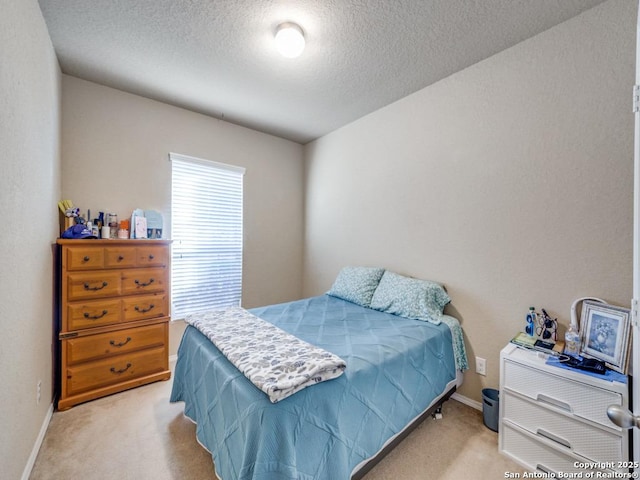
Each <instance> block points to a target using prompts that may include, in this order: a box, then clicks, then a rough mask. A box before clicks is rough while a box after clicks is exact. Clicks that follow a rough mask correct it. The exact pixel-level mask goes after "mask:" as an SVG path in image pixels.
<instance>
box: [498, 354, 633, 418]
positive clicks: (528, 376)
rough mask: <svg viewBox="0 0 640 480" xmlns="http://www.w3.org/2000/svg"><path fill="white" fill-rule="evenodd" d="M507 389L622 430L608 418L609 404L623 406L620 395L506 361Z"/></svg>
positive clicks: (505, 376)
mask: <svg viewBox="0 0 640 480" xmlns="http://www.w3.org/2000/svg"><path fill="white" fill-rule="evenodd" d="M503 386H504V388H506V389H509V390H512V391H514V392H518V393H520V394H522V395H524V396H525V397H529V398H531V399H532V400H535V401H537V402H542V403H547V404H549V405H553V406H554V407H557V408H560V409H563V410H566V411H568V412H571V413H572V414H574V415H576V416H578V417H582V418H584V419H587V420H590V421H593V422H596V423H599V424H601V425H604V426H605V427H609V428H613V429H615V430H618V431H619V430H620V428H619V427H616V426H615V425H613V424H612V423H611V421H610V420H609V418H608V417H607V407H608V406H609V405H621V404H622V396H621V395H620V394H619V393H616V392H612V391H609V390H604V389H602V388H598V387H595V386H592V385H588V384H586V383H578V382H574V381H573V380H570V379H567V378H562V377H559V376H556V375H552V374H549V373H548V372H544V371H541V370H537V369H535V368H531V367H528V366H525V365H521V364H519V363H515V362H512V361H509V360H506V361H505V362H504V385H503Z"/></svg>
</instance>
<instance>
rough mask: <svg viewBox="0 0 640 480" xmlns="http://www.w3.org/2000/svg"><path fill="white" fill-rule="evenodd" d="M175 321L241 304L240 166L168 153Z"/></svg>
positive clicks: (242, 169)
mask: <svg viewBox="0 0 640 480" xmlns="http://www.w3.org/2000/svg"><path fill="white" fill-rule="evenodd" d="M169 159H170V160H171V238H172V240H173V246H172V265H171V294H172V295H171V296H172V317H173V318H174V319H176V320H178V319H182V318H184V317H185V316H186V315H188V314H190V313H194V312H198V311H203V310H209V309H216V308H223V307H227V306H232V305H240V299H241V294H242V186H243V176H244V171H245V169H244V168H241V167H235V166H232V165H226V164H222V163H217V162H211V161H208V160H201V159H198V158H193V157H187V156H185V155H178V154H175V153H171V154H169Z"/></svg>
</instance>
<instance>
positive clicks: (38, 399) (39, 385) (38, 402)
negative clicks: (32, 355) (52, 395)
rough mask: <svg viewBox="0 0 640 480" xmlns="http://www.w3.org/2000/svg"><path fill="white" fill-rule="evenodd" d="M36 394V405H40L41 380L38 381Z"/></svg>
mask: <svg viewBox="0 0 640 480" xmlns="http://www.w3.org/2000/svg"><path fill="white" fill-rule="evenodd" d="M37 389H38V393H37V394H36V403H37V404H38V405H40V398H42V380H38V386H37Z"/></svg>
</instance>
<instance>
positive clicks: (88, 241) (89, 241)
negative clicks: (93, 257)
mask: <svg viewBox="0 0 640 480" xmlns="http://www.w3.org/2000/svg"><path fill="white" fill-rule="evenodd" d="M171 242H172V240H167V239H146V238H139V239H137V238H136V239H131V238H125V239H121V238H118V239H116V238H114V239H106V240H104V239H97V238H82V239H75V238H59V239H58V240H56V243H57V244H58V245H77V246H82V247H87V246H95V247H107V246H115V245H131V246H133V245H170V244H171Z"/></svg>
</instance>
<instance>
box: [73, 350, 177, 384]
mask: <svg viewBox="0 0 640 480" xmlns="http://www.w3.org/2000/svg"><path fill="white" fill-rule="evenodd" d="M167 367H168V357H167V350H166V347H158V348H151V349H146V350H140V351H136V352H131V353H125V354H122V355H117V356H114V357H111V358H107V359H104V360H98V361H95V362H87V363H81V364H78V365H75V366H69V367H67V368H66V370H65V373H66V376H65V378H64V381H65V382H66V387H67V389H66V393H67V395H69V396H70V395H77V394H79V393H82V392H86V391H88V390H93V389H97V388H101V387H106V386H109V385H114V384H117V383H121V382H125V381H128V380H132V379H135V378H138V377H142V376H145V375H150V374H153V373H158V372H163V371H165V370H167Z"/></svg>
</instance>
